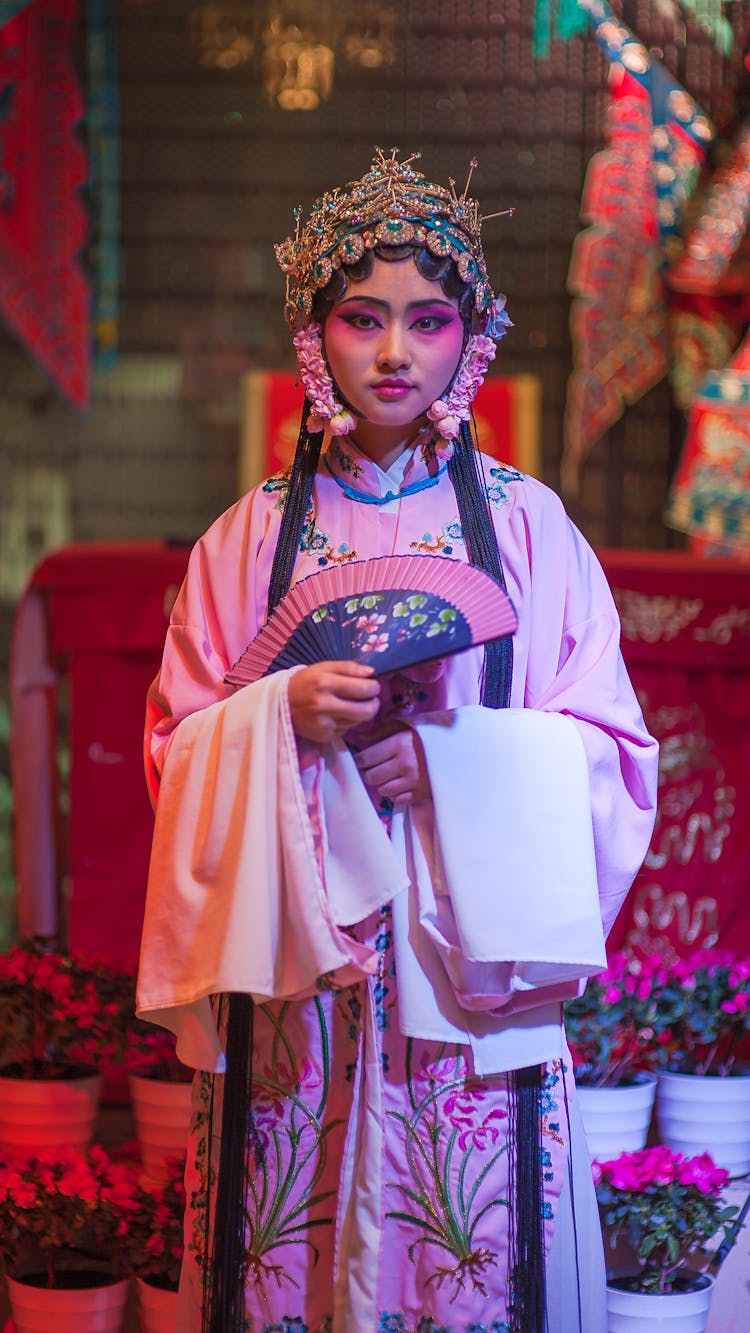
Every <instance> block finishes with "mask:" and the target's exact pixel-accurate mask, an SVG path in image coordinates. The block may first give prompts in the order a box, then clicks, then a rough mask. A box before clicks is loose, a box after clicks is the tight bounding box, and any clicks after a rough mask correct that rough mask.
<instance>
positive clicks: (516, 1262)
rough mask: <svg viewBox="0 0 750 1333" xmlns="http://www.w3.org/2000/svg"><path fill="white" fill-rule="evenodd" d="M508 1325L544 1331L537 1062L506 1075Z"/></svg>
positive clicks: (531, 1332) (517, 1331) (522, 1331)
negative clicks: (509, 1191) (509, 1181)
mask: <svg viewBox="0 0 750 1333" xmlns="http://www.w3.org/2000/svg"><path fill="white" fill-rule="evenodd" d="M511 1079H512V1096H511V1099H510V1107H509V1110H510V1124H509V1126H508V1129H509V1135H510V1138H509V1144H510V1169H511V1175H512V1179H513V1195H512V1196H511V1209H510V1218H511V1230H510V1264H509V1274H508V1288H509V1292H510V1314H509V1317H510V1327H511V1330H512V1333H545V1329H546V1327H547V1322H546V1314H547V1301H546V1280H545V1262H544V1213H543V1206H544V1183H543V1179H542V1117H541V1114H540V1111H541V1094H542V1066H541V1065H531V1066H530V1067H529V1068H528V1069H516V1070H514V1072H513V1074H512V1075H511Z"/></svg>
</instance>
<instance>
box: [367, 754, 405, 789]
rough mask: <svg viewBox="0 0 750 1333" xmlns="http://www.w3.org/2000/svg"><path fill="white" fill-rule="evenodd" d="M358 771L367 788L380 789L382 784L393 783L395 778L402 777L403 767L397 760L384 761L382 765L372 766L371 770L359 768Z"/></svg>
mask: <svg viewBox="0 0 750 1333" xmlns="http://www.w3.org/2000/svg"><path fill="white" fill-rule="evenodd" d="M359 771H360V774H361V775H362V780H363V782H366V783H367V786H368V787H378V788H380V787H381V786H382V784H383V783H384V782H393V781H394V780H395V779H396V778H400V777H403V776H404V766H403V764H402V763H399V761H398V759H397V758H392V759H390V760H386V761H385V762H384V763H382V764H374V765H373V766H372V768H360V770H359Z"/></svg>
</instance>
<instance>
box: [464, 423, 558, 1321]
mask: <svg viewBox="0 0 750 1333" xmlns="http://www.w3.org/2000/svg"><path fill="white" fill-rule="evenodd" d="M480 467H481V464H480V461H479V452H478V450H477V449H476V448H475V444H474V440H473V438H472V434H471V429H470V427H469V424H468V422H465V421H463V422H462V423H461V433H460V436H459V438H458V440H457V441H456V445H455V448H454V451H453V454H452V455H451V458H450V461H449V463H448V475H449V477H450V479H451V481H452V483H453V489H454V491H455V492H456V501H457V503H458V512H459V516H460V519H461V530H462V532H463V536H464V541H465V543H466V550H467V553H468V556H469V560H470V562H471V564H472V565H478V566H479V568H480V569H484V570H486V571H487V573H488V574H492V575H493V577H494V578H496V579H497V581H498V583H499V584H500V585H501V587H503V588H505V587H506V583H505V574H504V572H503V565H502V560H501V557H500V551H499V549H498V545H497V536H496V533H495V528H494V525H493V523H492V515H491V511H490V506H489V501H488V498H487V490H486V486H485V481H484V477H483V475H482V473H481V471H480ZM512 680H513V641H512V639H511V637H510V635H506V636H505V637H504V638H502V639H495V640H494V641H493V642H491V643H488V644H486V645H485V650H484V675H483V680H482V703H483V704H484V706H485V707H486V708H507V707H508V706H509V704H510V691H511V685H512ZM541 1080H542V1069H541V1066H534V1067H532V1068H529V1069H519V1070H515V1071H514V1072H511V1073H510V1074H509V1076H508V1085H509V1094H510V1095H509V1103H510V1105H509V1111H510V1120H511V1123H510V1125H509V1134H510V1139H509V1141H510V1144H511V1149H510V1151H511V1166H510V1176H511V1186H512V1192H511V1199H510V1205H511V1207H510V1214H511V1220H510V1258H509V1272H510V1277H509V1285H510V1292H511V1329H512V1330H513V1333H544V1330H545V1328H546V1282H545V1273H544V1215H543V1203H544V1185H543V1180H542V1151H541V1150H542V1141H541V1115H540V1098H541V1086H542V1083H541Z"/></svg>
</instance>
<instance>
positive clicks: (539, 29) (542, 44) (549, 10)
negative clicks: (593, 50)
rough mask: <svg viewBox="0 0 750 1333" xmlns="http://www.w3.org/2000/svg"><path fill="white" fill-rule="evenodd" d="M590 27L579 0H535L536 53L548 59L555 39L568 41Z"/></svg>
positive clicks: (537, 55)
mask: <svg viewBox="0 0 750 1333" xmlns="http://www.w3.org/2000/svg"><path fill="white" fill-rule="evenodd" d="M587 27H588V15H587V14H586V12H585V11H584V10H583V9H581V7H580V5H579V4H578V0H534V55H535V56H536V58H537V60H539V59H542V60H546V58H547V57H548V56H549V53H550V47H551V46H552V43H553V41H556V40H558V39H560V40H562V41H564V42H567V41H569V40H570V38H571V37H575V36H576V34H577V33H579V32H585V30H586V28H587Z"/></svg>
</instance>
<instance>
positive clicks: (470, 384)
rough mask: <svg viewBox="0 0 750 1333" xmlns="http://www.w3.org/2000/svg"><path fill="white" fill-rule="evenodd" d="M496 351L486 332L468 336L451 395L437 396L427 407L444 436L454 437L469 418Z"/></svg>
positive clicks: (449, 438)
mask: <svg viewBox="0 0 750 1333" xmlns="http://www.w3.org/2000/svg"><path fill="white" fill-rule="evenodd" d="M496 351H497V348H496V347H495V344H494V342H493V341H492V339H491V338H486V337H485V336H484V334H481V333H475V334H472V335H471V337H470V338H469V340H468V342H467V344H466V349H465V351H464V354H463V357H462V358H461V364H460V366H459V368H458V373H457V375H456V378H455V380H454V382H453V388H452V389H451V391H450V393H449V394H448V397H447V398H436V399H435V402H434V403H433V404H432V406H431V407H429V408H428V409H427V416H428V417H429V419H430V421H433V422H434V423H435V426H436V427H437V430H438V432H439V434H440V435H442V436H443V439H446V440H453V439H455V438H456V436H457V435H458V433H459V429H460V425H461V422H462V421H468V420H469V417H470V415H471V404H472V401H473V399H474V396H475V394H476V392H477V389H478V388H479V386H480V384H482V382H483V380H484V377H485V375H486V374H487V367H488V365H489V363H490V361H492V360H494V357H495V353H496Z"/></svg>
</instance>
